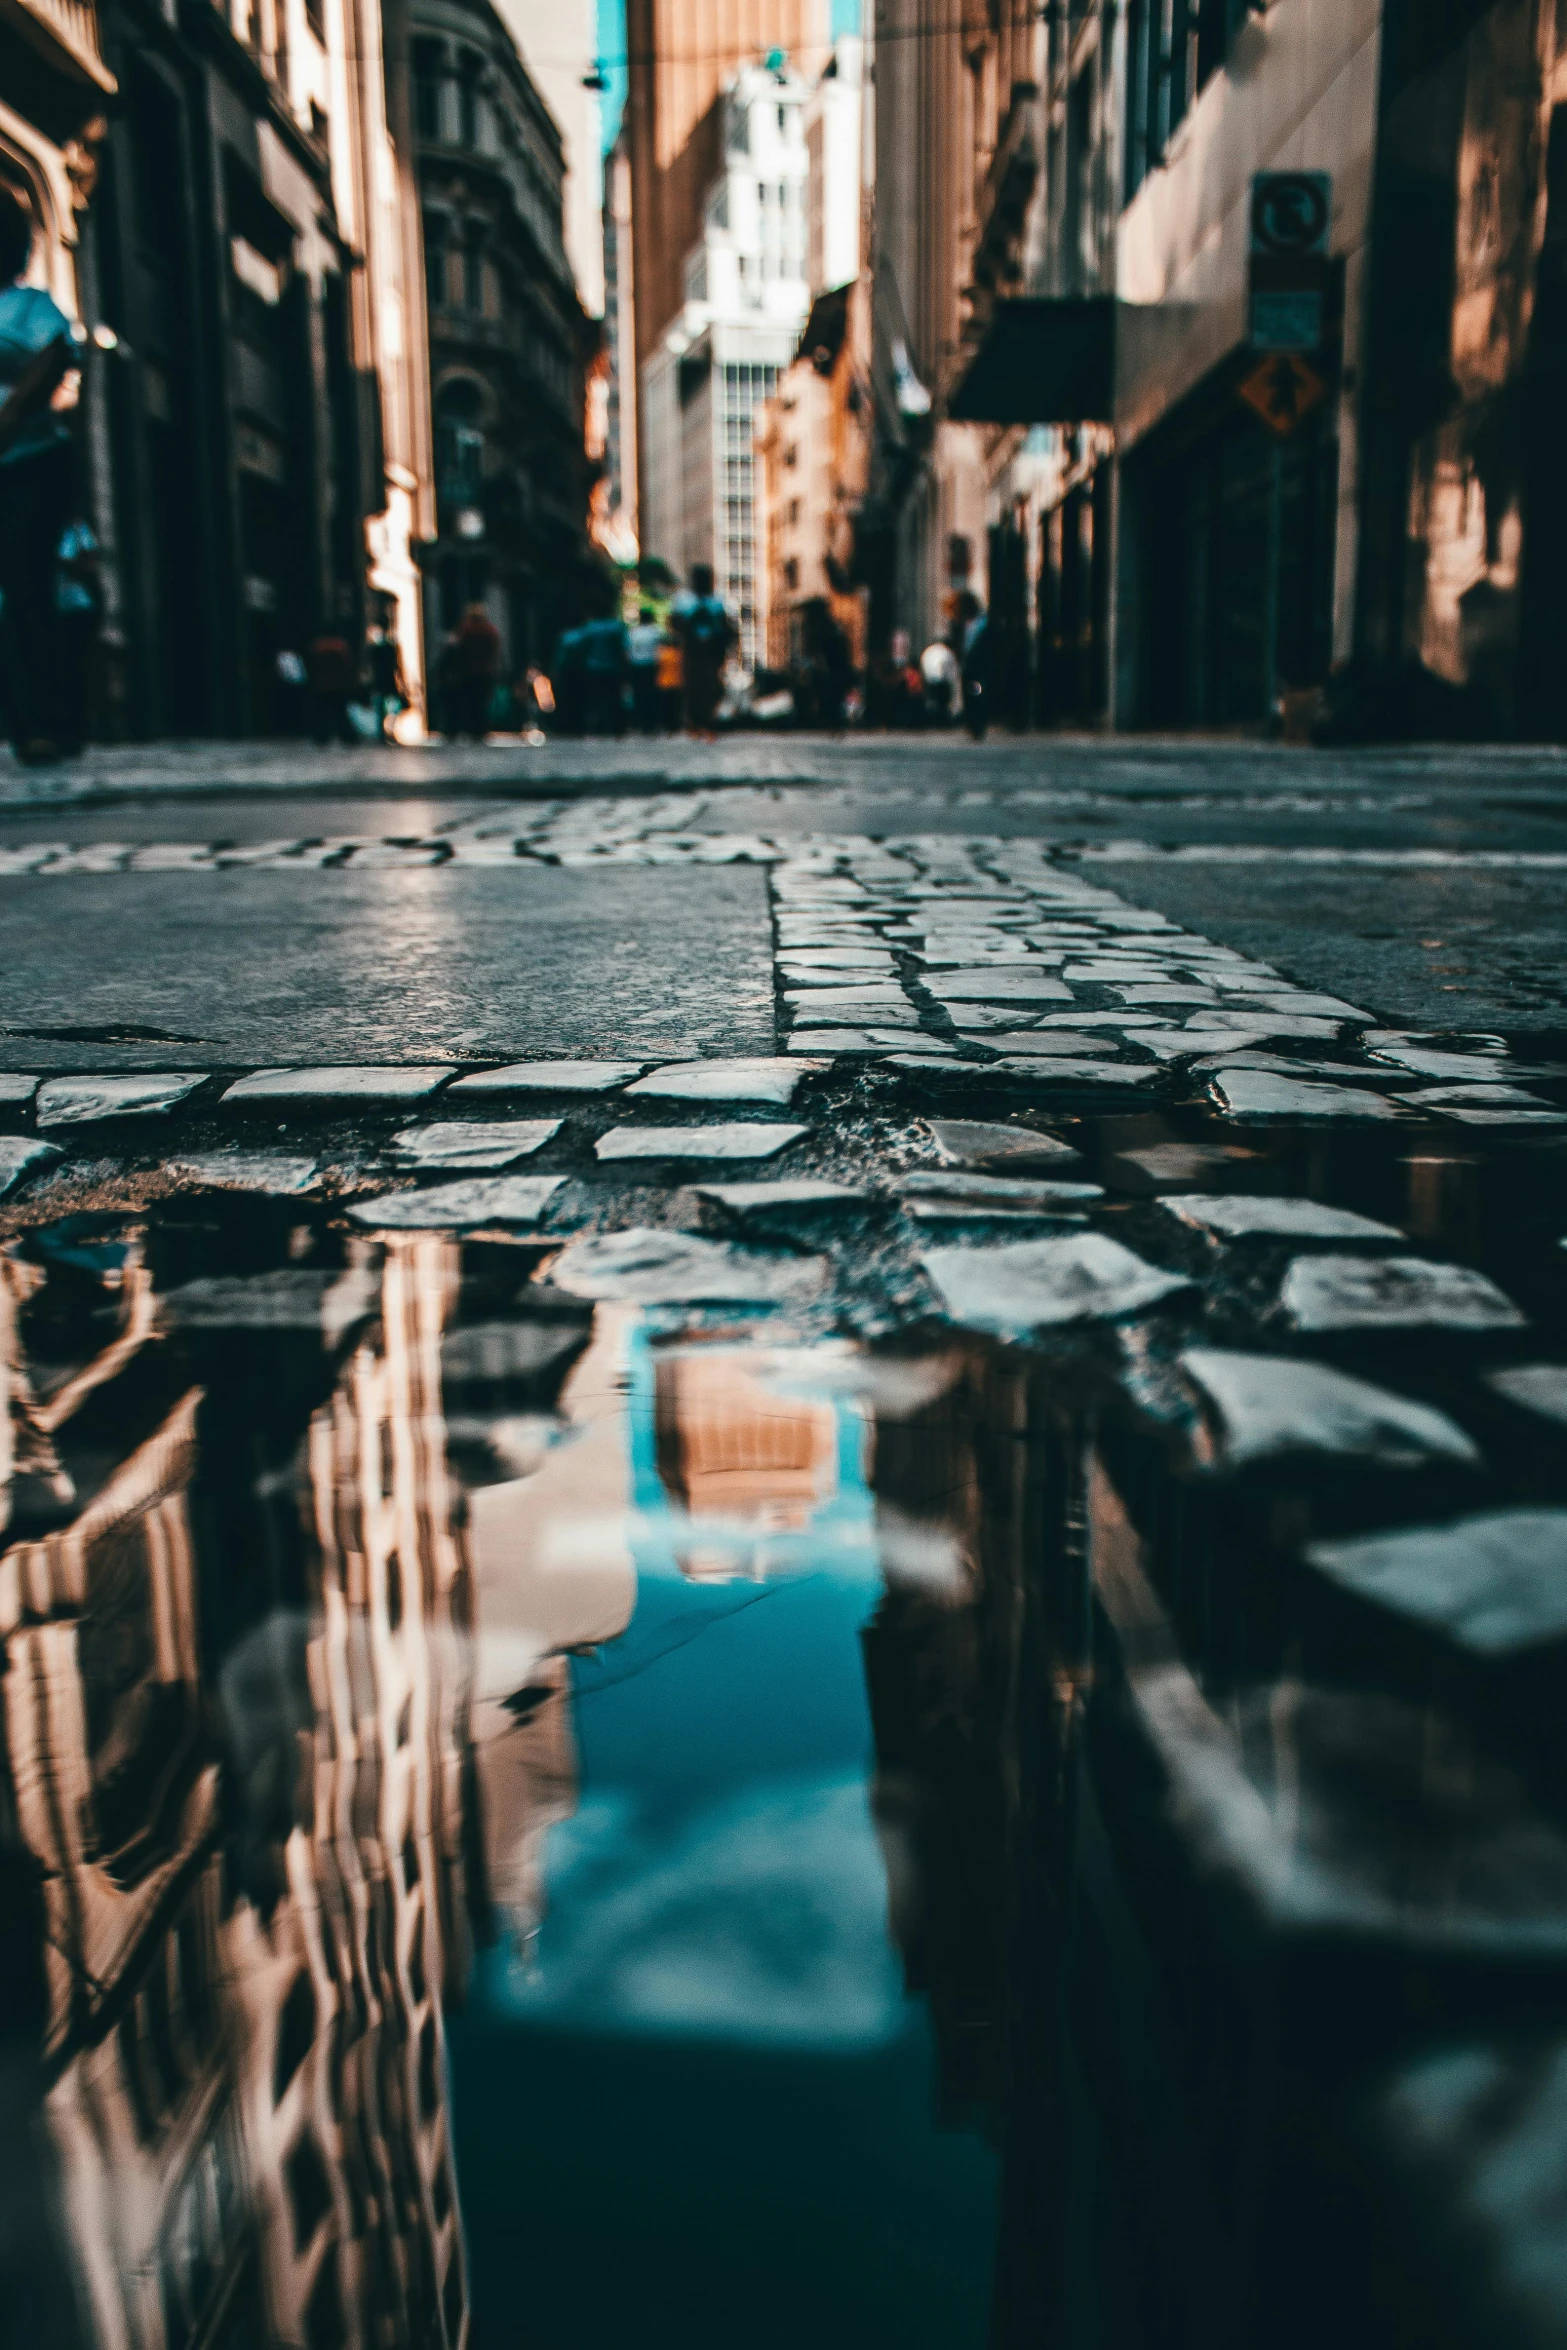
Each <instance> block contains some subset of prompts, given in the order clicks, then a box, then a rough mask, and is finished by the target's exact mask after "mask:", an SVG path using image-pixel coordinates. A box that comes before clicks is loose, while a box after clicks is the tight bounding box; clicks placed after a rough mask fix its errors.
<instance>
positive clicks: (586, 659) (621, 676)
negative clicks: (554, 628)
mask: <svg viewBox="0 0 1567 2350" xmlns="http://www.w3.org/2000/svg"><path fill="white" fill-rule="evenodd" d="M594 600H595V602H596V603H597V604H598V605H599V611H598V613H597V616H596V617H595V618H593V619H591V620H590V621H589V622H588V623H587V626H586V627H585V628H584V629H583V631H582V697H583V722H584V724H585V725H586V727H587V731H588V733H589V734H612V735H622V734H624V733H625V731H626V693H627V688H628V686H629V683H630V658H631V656H630V646H629V642H628V638H627V630H626V624H625V622H624V621H623V620H622V619H621V617H620V591H619V589H618V588H617V587H616V586H615V585H614V584H613V583H606V584H605V585H604V586H603V588H602V589H600V590H599V591H597V593H596V595H595V599H594Z"/></svg>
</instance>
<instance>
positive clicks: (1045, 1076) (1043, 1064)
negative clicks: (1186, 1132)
mask: <svg viewBox="0 0 1567 2350" xmlns="http://www.w3.org/2000/svg"><path fill="white" fill-rule="evenodd" d="M986 1042H987V1043H994V1042H995V1039H994V1038H993V1037H987V1039H986ZM986 1066H987V1069H988V1070H993V1071H994V1072H996V1073H997V1074H998V1075H1000V1076H1003V1077H1027V1078H1031V1079H1033V1080H1035V1081H1036V1082H1037V1083H1038V1084H1041V1085H1045V1084H1052V1085H1077V1086H1082V1085H1085V1084H1086V1085H1096V1084H1097V1085H1102V1086H1112V1085H1152V1084H1153V1082H1154V1080H1155V1078H1157V1077H1162V1076H1163V1075H1164V1071H1163V1070H1162V1069H1158V1068H1155V1067H1154V1066H1153V1064H1152V1063H1151V1062H1147V1061H1145V1062H1143V1063H1142V1064H1141V1065H1140V1066H1139V1065H1137V1064H1136V1063H1134V1062H1131V1061H1121V1062H1116V1061H1057V1060H1052V1059H1050V1058H1048V1057H1047V1056H1046V1055H1044V1054H1043V1053H1037V1054H1033V1055H1026V1054H1022V1053H1019V1052H1017V1051H1015V1050H1014V1051H1013V1052H1010V1053H1009V1054H1008V1055H1007V1057H1006V1059H1005V1060H1002V1061H991V1062H989V1063H987V1065H986Z"/></svg>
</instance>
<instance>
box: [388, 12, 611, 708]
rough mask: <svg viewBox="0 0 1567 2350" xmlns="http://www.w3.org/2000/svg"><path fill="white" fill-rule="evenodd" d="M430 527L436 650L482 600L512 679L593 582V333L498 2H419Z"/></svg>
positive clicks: (558, 164)
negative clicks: (588, 434) (589, 390)
mask: <svg viewBox="0 0 1567 2350" xmlns="http://www.w3.org/2000/svg"><path fill="white" fill-rule="evenodd" d="M412 27H413V30H412V44H413V46H412V58H413V115H414V135H415V144H416V152H417V156H418V163H419V178H420V187H421V196H422V202H423V211H424V262H425V282H426V300H427V312H428V317H429V322H430V330H429V331H430V364H431V373H432V384H433V402H432V404H433V410H434V431H435V488H436V532H435V538H434V543H433V545H431V546H430V547H428V548H427V549H426V551H425V561H426V570H427V576H428V578H429V582H430V591H431V592H430V596H429V611H428V625H429V630H430V637H431V642H432V645H433V644H438V643H439V641H440V638H441V637H442V635H443V634H444V633H445V632H446V631H448V630H450V629H452V628H454V627H455V626H456V624H457V622H458V620H459V619H460V618H461V615H462V612H463V610H464V608H465V607H466V606H467V605H469V604H472V603H482V604H484V605H485V606H486V607H487V609H488V610H489V613H490V616H491V618H492V619H493V620H494V622H495V624H496V626H497V628H498V629H499V630H500V632H501V639H502V644H503V647H504V653H505V659H506V662H507V664H508V667H509V668H510V669H511V670H512V671H516V670H520V669H522V668H523V667H525V666H526V665H527V664H529V663H538V664H542V663H544V662H545V661H546V660H547V659H548V657H549V653H550V650H551V648H552V646H553V644H554V641H555V638H556V636H557V635H558V633H559V631H560V629H561V628H562V627H563V626H564V625H565V622H566V617H567V616H568V614H569V613H570V611H572V610H573V609H575V607H576V605H577V603H578V602H579V601H580V599H581V597H582V595H583V593H584V590H585V567H586V565H587V562H588V541H587V517H588V481H587V460H586V455H585V449H584V432H583V421H584V378H585V372H586V366H587V361H588V358H589V355H590V345H591V343H592V341H593V340H595V339H596V337H593V336H590V334H589V331H588V328H587V324H586V321H585V319H584V317H583V312H582V308H581V304H580V303H579V301H578V299H577V289H576V284H575V281H574V279H573V276H572V270H571V263H570V260H569V258H568V256H567V252H566V245H565V236H564V216H563V190H564V184H565V158H564V152H563V149H562V145H561V137H560V132H559V130H558V129H557V127H556V125H555V123H554V121H553V120H552V118H551V116H550V113H549V110H548V108H547V107H546V106H545V104H544V101H543V100H542V98H541V97H540V96H539V93H538V91H537V90H536V89H535V88H534V85H533V83H532V81H531V80H530V78H529V76H528V73H527V71H526V69H525V68H524V66H523V63H522V60H521V58H520V57H519V56H518V54H517V49H516V45H515V43H514V42H513V40H512V38H511V36H510V34H509V33H508V31H507V29H506V27H505V25H504V24H503V22H502V21H501V18H500V16H499V15H498V14H497V12H496V10H495V9H494V8H493V7H492V6H491V5H490V0H414V5H413V18H412Z"/></svg>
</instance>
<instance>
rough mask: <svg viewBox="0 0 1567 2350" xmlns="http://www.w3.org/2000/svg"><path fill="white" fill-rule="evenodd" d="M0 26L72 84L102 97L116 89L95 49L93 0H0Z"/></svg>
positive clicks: (100, 55)
mask: <svg viewBox="0 0 1567 2350" xmlns="http://www.w3.org/2000/svg"><path fill="white" fill-rule="evenodd" d="M0 24H4V25H8V26H9V27H10V29H11V30H12V32H14V33H15V34H17V36H18V37H19V38H20V39H22V40H24V41H26V42H27V44H28V46H29V47H30V48H32V49H35V50H37V51H38V53H39V55H40V56H42V57H43V58H45V59H46V60H47V61H48V63H49V64H50V65H52V66H53V67H54V69H55V71H56V72H57V73H63V74H66V75H68V76H69V78H70V79H71V80H72V81H75V82H81V83H85V84H86V85H87V86H88V87H89V88H90V89H92V90H101V91H103V92H104V93H105V94H107V93H108V92H109V91H111V90H113V89H114V88H115V87H116V86H117V85H116V83H115V79H114V76H113V74H112V73H111V72H110V71H109V69H108V67H107V66H106V65H105V64H104V62H103V55H102V52H101V51H100V49H99V47H98V11H97V9H96V8H95V7H94V5H93V0H0Z"/></svg>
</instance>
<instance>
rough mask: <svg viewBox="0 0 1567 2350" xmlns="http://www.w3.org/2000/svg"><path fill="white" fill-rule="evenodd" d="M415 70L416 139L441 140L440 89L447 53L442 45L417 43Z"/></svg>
mask: <svg viewBox="0 0 1567 2350" xmlns="http://www.w3.org/2000/svg"><path fill="white" fill-rule="evenodd" d="M413 69H414V71H413V84H414V133H415V136H416V137H418V138H421V139H438V138H439V137H440V135H441V89H442V85H443V83H444V82H445V79H446V52H445V50H444V49H443V48H442V46H441V44H440V42H439V41H415V43H414V45H413Z"/></svg>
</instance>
